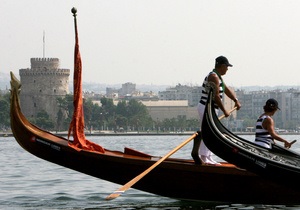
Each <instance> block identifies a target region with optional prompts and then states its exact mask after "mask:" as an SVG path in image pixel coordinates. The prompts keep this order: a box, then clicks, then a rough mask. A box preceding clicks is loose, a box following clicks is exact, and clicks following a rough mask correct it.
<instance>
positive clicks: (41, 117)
mask: <svg viewBox="0 0 300 210" xmlns="http://www.w3.org/2000/svg"><path fill="white" fill-rule="evenodd" d="M35 124H36V125H37V126H38V127H40V128H42V129H46V130H53V128H54V123H53V121H52V120H51V119H50V117H49V115H48V113H47V112H46V111H45V110H42V111H40V112H38V113H37V116H36V119H35Z"/></svg>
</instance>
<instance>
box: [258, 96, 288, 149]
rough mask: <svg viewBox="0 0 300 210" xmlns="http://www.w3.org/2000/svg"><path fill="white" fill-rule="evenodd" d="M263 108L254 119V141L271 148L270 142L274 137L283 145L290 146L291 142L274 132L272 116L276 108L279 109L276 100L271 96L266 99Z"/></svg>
mask: <svg viewBox="0 0 300 210" xmlns="http://www.w3.org/2000/svg"><path fill="white" fill-rule="evenodd" d="M263 108H264V113H263V114H262V115H261V116H259V118H258V120H257V121H256V130H255V143H256V144H258V145H261V146H263V147H266V148H272V144H275V142H274V139H275V140H277V141H281V142H283V143H284V147H286V148H290V147H291V145H292V144H291V143H290V142H288V141H287V140H285V139H283V138H282V137H280V136H279V135H278V134H277V133H276V132H275V128H274V120H273V118H272V116H273V115H274V114H275V112H276V111H277V110H280V109H279V107H278V102H277V101H276V100H275V99H273V98H271V99H269V100H267V102H266V105H265V106H264V107H263Z"/></svg>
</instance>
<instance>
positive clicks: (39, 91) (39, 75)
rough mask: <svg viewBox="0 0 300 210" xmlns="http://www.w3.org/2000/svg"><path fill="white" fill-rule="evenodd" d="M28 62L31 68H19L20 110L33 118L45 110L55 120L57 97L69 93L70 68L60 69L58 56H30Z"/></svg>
mask: <svg viewBox="0 0 300 210" xmlns="http://www.w3.org/2000/svg"><path fill="white" fill-rule="evenodd" d="M30 63H31V68H26V69H20V70H19V74H20V80H21V84H22V87H21V88H22V91H21V94H20V104H21V108H22V112H23V113H24V115H25V116H26V117H28V118H34V117H36V115H37V113H38V112H40V111H46V112H47V113H48V115H49V116H50V118H52V120H53V121H54V122H56V121H55V119H56V117H57V113H58V110H59V108H58V104H57V98H58V97H64V96H65V95H66V94H68V93H69V75H70V69H61V68H60V63H59V59H58V58H31V59H30Z"/></svg>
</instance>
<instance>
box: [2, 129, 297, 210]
mask: <svg viewBox="0 0 300 210" xmlns="http://www.w3.org/2000/svg"><path fill="white" fill-rule="evenodd" d="M189 137H190V135H187V136H97V137H96V136H93V137H88V139H89V140H91V141H94V142H96V143H99V144H100V145H102V146H104V147H105V148H107V149H111V150H120V151H123V150H124V147H130V148H133V149H136V150H139V151H142V152H145V153H149V154H152V155H157V156H164V155H166V154H167V153H168V152H169V151H171V150H172V149H174V148H175V147H176V146H177V145H178V144H180V143H181V142H183V141H184V140H186V139H187V138H189ZM242 137H243V138H245V139H248V140H253V136H250V135H249V136H248V135H245V136H242ZM284 137H285V138H286V139H287V140H294V139H298V138H299V137H300V136H295V135H287V136H284ZM191 147H192V143H189V144H188V145H186V146H185V147H183V148H182V149H181V150H180V151H178V152H177V153H175V154H174V155H173V156H172V157H178V158H189V159H190V152H191ZM292 149H293V150H295V151H297V152H300V140H299V142H297V143H295V144H294V145H293V148H292ZM215 159H216V160H220V159H218V158H217V157H215ZM0 164H1V169H0V171H1V173H0V209H8V210H10V209H26V210H29V209H112V210H115V209H123V210H135V209H143V210H155V209H164V210H175V209H182V210H188V209H300V206H299V207H285V206H270V205H262V204H260V205H251V206H249V205H244V204H231V205H220V204H206V203H198V202H183V201H178V200H175V199H170V198H165V197H161V196H157V195H153V194H149V193H145V192H142V191H138V190H135V189H129V190H128V191H126V192H125V193H124V194H122V195H121V196H120V197H118V198H116V199H114V200H111V201H106V200H105V197H106V196H108V195H109V194H111V193H112V192H114V191H115V190H117V189H118V188H119V187H120V185H116V184H113V183H110V182H107V181H103V180H100V179H96V178H93V177H91V176H88V175H85V174H81V173H79V172H76V171H72V170H70V169H67V168H63V167H61V166H58V165H55V164H53V163H49V162H47V161H44V160H41V159H39V158H37V157H35V156H33V155H31V154H29V153H28V152H26V151H24V150H23V149H22V148H21V147H20V146H19V145H18V144H17V143H16V141H15V140H14V138H13V137H0ZM99 170H101V169H99ZM133 178H134V177H133ZM128 181H129V180H128ZM299 181H300V180H299ZM241 187H242V186H241ZM216 190H217V189H216ZM270 193H271V192H270ZM299 201H300V198H299Z"/></svg>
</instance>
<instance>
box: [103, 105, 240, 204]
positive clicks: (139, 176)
mask: <svg viewBox="0 0 300 210" xmlns="http://www.w3.org/2000/svg"><path fill="white" fill-rule="evenodd" d="M236 109H237V107H234V108H233V109H231V110H230V111H229V113H232V112H233V111H234V110H236ZM224 117H225V115H222V116H220V117H219V120H221V119H223V118H224ZM197 135H198V133H194V134H193V135H192V136H191V137H190V138H188V139H187V140H185V141H184V142H182V143H181V144H180V145H178V146H177V147H176V148H174V149H173V150H172V151H170V152H169V153H168V154H166V155H165V156H164V157H162V158H160V159H159V160H158V161H157V162H155V163H154V164H153V165H152V166H150V167H149V168H148V169H146V170H145V171H144V172H142V173H141V174H139V175H138V176H136V177H135V178H133V179H132V180H130V181H129V182H127V183H126V184H125V185H123V186H122V187H121V188H119V189H118V190H117V191H115V192H114V193H112V194H110V195H109V196H107V197H106V198H105V199H106V200H112V199H114V198H117V197H119V196H120V195H121V194H122V193H123V192H125V191H126V190H128V189H129V188H130V187H132V186H133V185H134V184H135V183H137V182H138V181H139V180H140V179H141V178H143V177H144V176H146V175H147V174H148V173H149V172H150V171H152V170H153V169H154V168H155V167H156V166H158V165H159V164H160V163H162V162H163V161H164V160H165V159H167V158H168V157H170V156H171V155H173V154H174V153H175V152H177V151H178V150H179V149H181V148H182V147H183V146H185V145H186V144H187V143H189V142H190V141H191V140H193V139H194V138H195V137H196V136H197Z"/></svg>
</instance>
